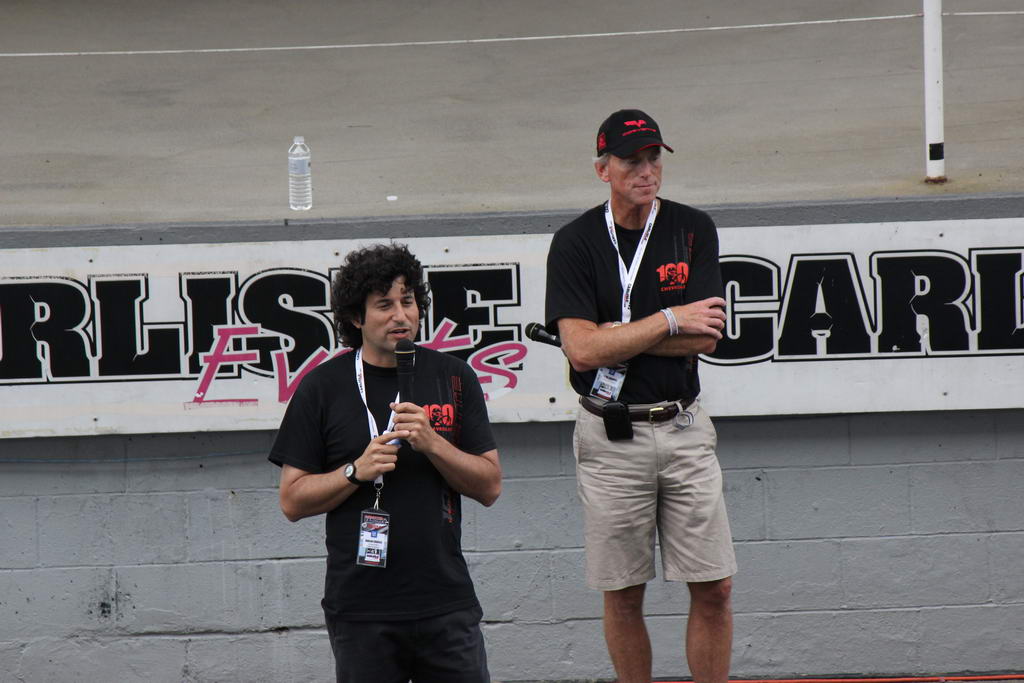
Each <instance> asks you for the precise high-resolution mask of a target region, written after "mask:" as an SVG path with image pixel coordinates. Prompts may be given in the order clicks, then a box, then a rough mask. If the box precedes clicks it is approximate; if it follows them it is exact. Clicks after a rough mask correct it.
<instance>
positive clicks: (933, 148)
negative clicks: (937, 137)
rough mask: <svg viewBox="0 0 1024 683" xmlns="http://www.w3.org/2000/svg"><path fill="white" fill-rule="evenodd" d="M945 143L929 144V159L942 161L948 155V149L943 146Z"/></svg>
mask: <svg viewBox="0 0 1024 683" xmlns="http://www.w3.org/2000/svg"><path fill="white" fill-rule="evenodd" d="M944 145H945V143H943V142H933V143H932V144H930V145H928V161H941V160H942V159H944V158H945V157H946V150H945V149H944V148H943V146H944Z"/></svg>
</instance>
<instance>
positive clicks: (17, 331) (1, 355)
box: [0, 279, 89, 381]
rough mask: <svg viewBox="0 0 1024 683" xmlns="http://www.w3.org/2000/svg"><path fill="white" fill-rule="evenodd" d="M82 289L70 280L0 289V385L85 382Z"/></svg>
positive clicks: (84, 298)
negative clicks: (62, 380)
mask: <svg viewBox="0 0 1024 683" xmlns="http://www.w3.org/2000/svg"><path fill="white" fill-rule="evenodd" d="M88 322H89V299H88V295H87V294H86V291H85V288H84V287H82V285H80V284H78V283H77V282H74V281H72V280H59V279H54V280H49V279H39V280H27V281H19V280H9V281H7V282H4V283H2V284H0V335H2V336H0V381H4V380H19V379H22V380H23V379H36V380H48V379H60V378H64V377H88V376H89V338H88V337H87V336H86V333H85V332H84V331H83V330H84V328H85V326H86V324H87V323H88Z"/></svg>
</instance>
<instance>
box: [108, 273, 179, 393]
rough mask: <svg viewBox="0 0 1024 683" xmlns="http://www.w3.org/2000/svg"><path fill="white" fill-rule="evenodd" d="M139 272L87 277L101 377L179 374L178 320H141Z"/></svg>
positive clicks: (144, 286)
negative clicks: (122, 275)
mask: <svg viewBox="0 0 1024 683" xmlns="http://www.w3.org/2000/svg"><path fill="white" fill-rule="evenodd" d="M148 284H149V283H148V281H147V279H146V276H145V275H130V276H124V277H119V278H117V279H114V278H106V277H102V278H93V279H92V298H93V300H94V301H95V302H96V306H95V310H96V337H97V340H96V352H97V355H98V357H99V360H98V362H99V369H100V375H101V376H102V377H130V378H132V379H141V378H143V377H151V378H158V377H182V376H184V375H183V373H182V357H181V354H182V348H183V347H184V339H183V338H184V329H183V327H184V326H183V325H182V323H156V324H153V323H146V321H145V320H144V318H143V315H142V304H143V303H144V302H145V301H146V300H147V299H148V298H149V288H148Z"/></svg>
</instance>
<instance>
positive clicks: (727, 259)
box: [0, 218, 1024, 437]
mask: <svg viewBox="0 0 1024 683" xmlns="http://www.w3.org/2000/svg"><path fill="white" fill-rule="evenodd" d="M719 234H720V238H721V253H722V271H723V278H724V280H725V282H726V298H727V300H728V304H729V306H728V311H727V313H728V325H727V328H726V337H725V339H723V341H722V342H721V343H720V344H719V347H718V349H717V351H716V352H715V354H714V356H713V357H711V358H706V359H705V361H706V362H705V363H704V364H703V365H702V369H701V379H702V384H703V387H704V400H705V405H706V406H707V407H708V408H709V410H710V411H711V413H712V414H713V415H719V416H726V415H785V414H809V413H847V412H865V411H867V412H871V411H906V410H939V409H975V408H1016V407H1021V405H1022V404H1024V383H1022V381H1021V377H1022V370H1024V357H1022V356H1024V296H1022V291H1024V246H1021V245H1022V243H1024V219H1020V218H1015V219H989V220H958V221H929V222H907V223H872V224H845V225H810V226H785V227H771V228H729V229H723V230H720V231H719ZM550 240H551V236H550V235H548V234H542V235H496V236H484V237H457V238H445V237H431V238H416V239H409V240H401V241H403V242H406V243H408V244H409V246H410V248H411V250H412V251H413V253H415V254H416V255H417V256H418V258H419V259H420V261H421V262H422V263H423V264H424V266H425V267H426V271H427V277H428V279H429V281H430V285H431V291H432V298H433V301H432V304H431V307H430V310H429V312H428V315H427V316H426V319H425V321H424V328H423V332H422V334H421V338H420V341H421V343H423V344H425V345H427V346H430V347H432V348H437V349H440V350H443V351H446V352H450V353H453V354H456V355H458V356H460V357H462V358H464V359H465V360H466V361H467V362H469V363H470V365H471V366H472V367H473V369H474V370H475V371H476V372H477V375H478V377H479V378H480V381H481V385H482V386H483V388H484V391H485V393H486V394H487V398H488V405H489V408H490V413H491V418H492V419H493V420H495V421H500V422H519V421H535V420H543V421H548V420H566V419H571V418H572V417H573V416H574V415H575V411H576V396H575V394H573V392H572V390H571V389H570V388H569V384H568V372H567V366H566V363H565V360H564V358H563V357H562V355H561V352H560V351H559V350H558V349H556V348H554V347H550V346H544V345H541V344H538V343H535V342H532V341H527V340H525V338H524V336H523V328H524V327H525V325H526V323H528V322H530V321H543V318H544V282H545V261H546V255H547V249H548V244H549V242H550ZM377 241H381V240H360V241H355V240H338V241H287V242H263V243H233V244H202V245H163V246H107V247H74V248H52V249H24V250H2V251H0V387H2V388H0V396H2V397H3V398H2V399H0V436H2V437H22V436H51V435H70V434H103V433H147V432H190V431H202V430H243V429H273V428H276V426H277V425H278V422H279V421H280V418H281V415H282V414H283V410H284V406H285V404H286V403H287V400H288V398H289V397H290V396H291V394H292V393H293V392H294V389H295V387H296V386H297V384H298V382H299V380H300V379H301V377H302V376H303V375H304V374H305V373H306V372H308V371H309V370H310V369H312V368H313V367H315V366H316V365H318V364H319V363H321V362H323V361H324V360H325V359H327V358H329V357H331V356H332V355H334V354H336V353H339V352H344V349H341V348H340V347H339V346H338V342H337V341H336V339H335V334H334V331H333V329H332V324H331V316H330V303H329V301H330V279H331V277H332V273H333V271H332V269H333V268H335V267H336V266H337V264H339V263H340V262H341V259H342V258H343V257H344V255H345V254H346V253H347V252H348V251H350V250H351V249H354V248H358V247H360V246H363V245H365V244H369V243H371V242H377Z"/></svg>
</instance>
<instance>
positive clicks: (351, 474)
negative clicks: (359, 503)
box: [345, 462, 366, 486]
mask: <svg viewBox="0 0 1024 683" xmlns="http://www.w3.org/2000/svg"><path fill="white" fill-rule="evenodd" d="M349 466H351V469H349ZM345 478H346V479H348V480H349V481H350V482H352V483H353V484H355V485H356V486H362V485H363V484H365V483H366V482H365V481H359V480H358V479H356V464H355V463H354V462H350V463H349V464H348V465H345Z"/></svg>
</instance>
